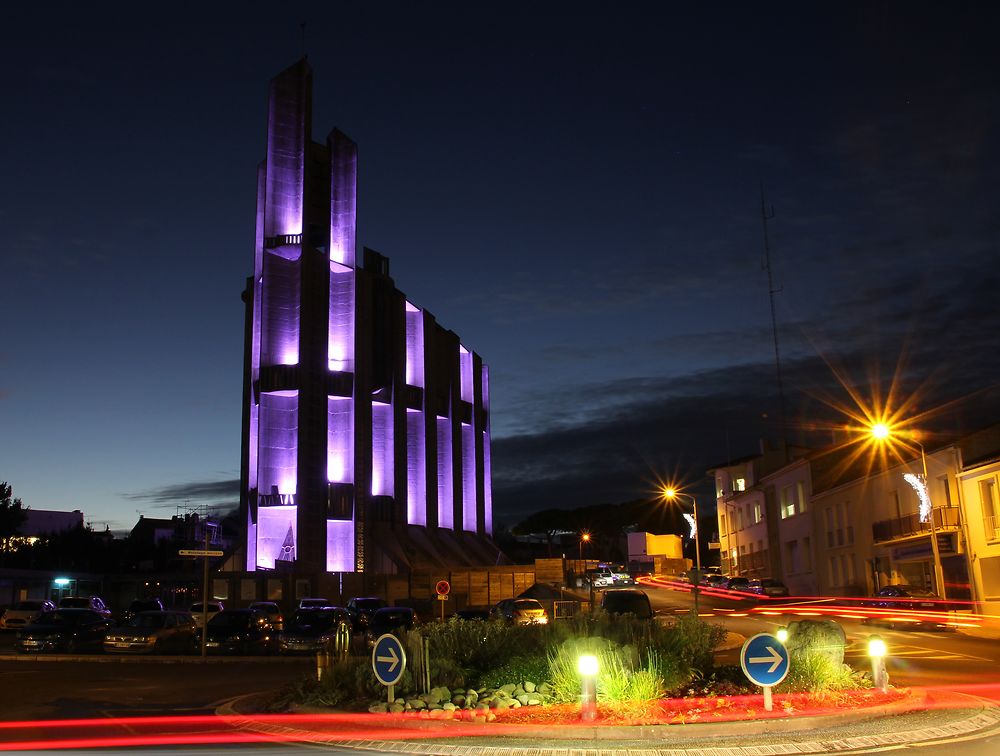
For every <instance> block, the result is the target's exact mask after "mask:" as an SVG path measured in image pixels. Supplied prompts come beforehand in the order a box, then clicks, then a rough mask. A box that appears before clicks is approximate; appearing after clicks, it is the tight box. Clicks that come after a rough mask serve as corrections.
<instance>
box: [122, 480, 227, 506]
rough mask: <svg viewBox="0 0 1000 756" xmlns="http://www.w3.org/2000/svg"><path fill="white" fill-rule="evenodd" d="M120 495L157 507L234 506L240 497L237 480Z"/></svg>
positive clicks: (196, 482) (197, 483)
mask: <svg viewBox="0 0 1000 756" xmlns="http://www.w3.org/2000/svg"><path fill="white" fill-rule="evenodd" d="M121 495H122V497H123V498H125V499H128V500H129V501H138V502H148V503H150V504H153V505H157V506H170V507H172V506H177V505H183V504H185V503H186V502H193V503H196V504H201V505H208V506H235V505H236V503H237V502H238V501H239V497H240V481H239V479H238V478H237V479H234V480H211V481H192V482H189V483H176V484H174V485H170V486H162V487H160V488H151V489H149V490H147V491H139V492H137V493H124V494H121Z"/></svg>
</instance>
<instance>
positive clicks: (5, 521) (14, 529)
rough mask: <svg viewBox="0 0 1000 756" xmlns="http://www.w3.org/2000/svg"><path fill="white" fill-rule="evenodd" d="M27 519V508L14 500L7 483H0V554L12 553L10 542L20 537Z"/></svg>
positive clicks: (11, 489)
mask: <svg viewBox="0 0 1000 756" xmlns="http://www.w3.org/2000/svg"><path fill="white" fill-rule="evenodd" d="M27 517H28V508H27V507H26V506H24V504H23V503H22V502H21V500H20V499H15V498H14V490H13V488H11V485H10V484H9V483H7V481H3V482H0V554H9V553H10V552H11V551H13V546H12V544H11V540H12V539H13V538H14V537H15V536H18V535H20V533H21V526H22V525H23V524H24V521H25V520H26V519H27Z"/></svg>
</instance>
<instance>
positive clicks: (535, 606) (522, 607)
mask: <svg viewBox="0 0 1000 756" xmlns="http://www.w3.org/2000/svg"><path fill="white" fill-rule="evenodd" d="M514 608H515V609H517V610H518V611H519V612H529V611H538V610H540V609H542V608H543V607H542V605H541V604H540V603H538V601H536V600H535V599H519V600H518V601H515V602H514Z"/></svg>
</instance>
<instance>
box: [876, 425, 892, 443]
mask: <svg viewBox="0 0 1000 756" xmlns="http://www.w3.org/2000/svg"><path fill="white" fill-rule="evenodd" d="M871 433H872V436H874V437H875V438H876V439H878V440H879V441H884V440H885V439H887V438H889V436H890V431H889V426H888V425H886V424H885V423H875V424H874V425H873V426H872V428H871Z"/></svg>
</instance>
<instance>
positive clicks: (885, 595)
mask: <svg viewBox="0 0 1000 756" xmlns="http://www.w3.org/2000/svg"><path fill="white" fill-rule="evenodd" d="M870 605H871V606H877V607H880V608H882V609H916V610H922V611H947V609H943V608H942V607H947V606H948V604H946V603H942V602H941V600H940V599H939V598H938V596H937V594H936V593H932V592H931V591H929V590H927V589H926V588H918V587H917V586H915V585H887V586H885V587H884V588H882V589H880V590H879V591H878V592H877V593H876V594H875V600H874V601H872V602H870Z"/></svg>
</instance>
